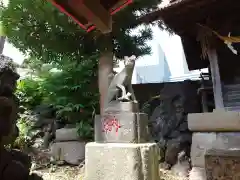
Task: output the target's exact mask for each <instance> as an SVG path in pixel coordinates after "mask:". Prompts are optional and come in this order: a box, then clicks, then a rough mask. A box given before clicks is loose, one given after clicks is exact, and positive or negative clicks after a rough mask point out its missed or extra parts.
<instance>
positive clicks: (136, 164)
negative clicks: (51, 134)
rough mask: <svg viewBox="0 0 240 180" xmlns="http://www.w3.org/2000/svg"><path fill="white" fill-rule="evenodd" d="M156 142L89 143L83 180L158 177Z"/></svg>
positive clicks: (154, 179)
mask: <svg viewBox="0 0 240 180" xmlns="http://www.w3.org/2000/svg"><path fill="white" fill-rule="evenodd" d="M157 148H158V147H157V145H156V144H155V143H143V144H133V143H88V144H87V145H86V160H85V178H84V180H159V179H160V178H159V168H158V160H157V156H158V155H157V152H158V151H157Z"/></svg>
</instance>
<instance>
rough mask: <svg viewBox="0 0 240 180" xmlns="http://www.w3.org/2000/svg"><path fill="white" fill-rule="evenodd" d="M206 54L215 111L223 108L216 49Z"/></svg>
mask: <svg viewBox="0 0 240 180" xmlns="http://www.w3.org/2000/svg"><path fill="white" fill-rule="evenodd" d="M207 54H208V59H209V62H210V69H211V75H212V83H213V93H214V101H215V108H216V109H219V108H224V104H223V94H222V84H221V78H220V73H219V66H218V57H217V52H216V49H214V48H211V49H209V50H208V52H207Z"/></svg>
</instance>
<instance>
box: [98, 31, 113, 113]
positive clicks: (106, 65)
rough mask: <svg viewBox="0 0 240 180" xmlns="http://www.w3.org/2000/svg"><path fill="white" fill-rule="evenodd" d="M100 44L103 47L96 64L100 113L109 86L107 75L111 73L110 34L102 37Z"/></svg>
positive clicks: (111, 52)
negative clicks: (101, 43)
mask: <svg viewBox="0 0 240 180" xmlns="http://www.w3.org/2000/svg"><path fill="white" fill-rule="evenodd" d="M102 42H103V43H104V47H103V48H102V51H101V57H100V59H99V64H98V87H99V93H100V113H101V114H102V113H103V111H104V109H103V105H104V99H105V97H106V95H107V90H108V86H109V84H110V79H109V75H110V74H111V73H112V72H113V49H112V38H111V34H106V35H104V36H103V39H102Z"/></svg>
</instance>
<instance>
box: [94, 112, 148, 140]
mask: <svg viewBox="0 0 240 180" xmlns="http://www.w3.org/2000/svg"><path fill="white" fill-rule="evenodd" d="M137 116H139V120H138V118H137ZM148 138H149V132H148V116H147V114H144V113H139V115H138V113H132V112H119V113H105V114H104V115H103V116H102V117H101V116H96V118H95V141H96V142H104V143H145V142H147V141H148Z"/></svg>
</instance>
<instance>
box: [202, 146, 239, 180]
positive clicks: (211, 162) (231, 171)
mask: <svg viewBox="0 0 240 180" xmlns="http://www.w3.org/2000/svg"><path fill="white" fill-rule="evenodd" d="M205 167H206V177H207V178H206V179H207V180H223V179H224V180H232V179H236V180H238V179H240V150H223V149H209V150H207V152H206V154H205Z"/></svg>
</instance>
